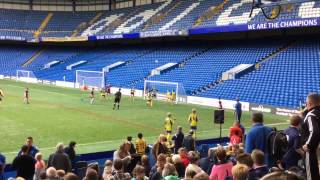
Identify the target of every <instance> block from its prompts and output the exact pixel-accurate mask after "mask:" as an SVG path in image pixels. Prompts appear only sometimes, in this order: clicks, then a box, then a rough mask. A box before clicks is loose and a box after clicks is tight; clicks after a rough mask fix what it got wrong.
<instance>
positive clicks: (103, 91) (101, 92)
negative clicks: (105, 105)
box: [100, 88, 107, 101]
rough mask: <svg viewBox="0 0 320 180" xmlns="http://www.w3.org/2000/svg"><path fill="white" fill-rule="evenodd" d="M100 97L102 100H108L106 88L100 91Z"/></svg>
mask: <svg viewBox="0 0 320 180" xmlns="http://www.w3.org/2000/svg"><path fill="white" fill-rule="evenodd" d="M100 96H101V99H102V100H104V101H106V100H107V98H106V90H105V89H104V88H102V89H101V90H100Z"/></svg>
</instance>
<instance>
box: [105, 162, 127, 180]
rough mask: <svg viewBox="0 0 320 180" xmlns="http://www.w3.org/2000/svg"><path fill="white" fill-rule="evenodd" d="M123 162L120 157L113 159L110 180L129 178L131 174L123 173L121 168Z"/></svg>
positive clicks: (125, 179)
mask: <svg viewBox="0 0 320 180" xmlns="http://www.w3.org/2000/svg"><path fill="white" fill-rule="evenodd" d="M123 165H124V164H123V162H122V160H121V159H115V160H114V161H113V168H114V175H113V176H110V180H129V179H131V176H130V174H129V173H125V172H124V170H123V168H124V166H123Z"/></svg>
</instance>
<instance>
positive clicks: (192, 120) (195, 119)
mask: <svg viewBox="0 0 320 180" xmlns="http://www.w3.org/2000/svg"><path fill="white" fill-rule="evenodd" d="M188 121H189V123H190V129H191V130H192V131H193V132H194V133H193V135H194V137H196V130H197V125H198V121H199V119H198V115H197V110H196V109H194V108H193V109H192V113H191V114H190V115H189V118H188Z"/></svg>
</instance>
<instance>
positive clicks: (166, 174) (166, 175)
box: [162, 163, 180, 180]
mask: <svg viewBox="0 0 320 180" xmlns="http://www.w3.org/2000/svg"><path fill="white" fill-rule="evenodd" d="M162 177H163V179H164V180H180V178H179V177H178V173H177V170H176V168H175V167H174V165H173V164H170V163H166V164H165V165H164V168H163V171H162Z"/></svg>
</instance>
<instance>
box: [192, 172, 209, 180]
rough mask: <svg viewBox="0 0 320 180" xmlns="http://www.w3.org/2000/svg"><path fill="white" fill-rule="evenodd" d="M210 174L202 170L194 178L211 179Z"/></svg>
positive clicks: (194, 179)
mask: <svg viewBox="0 0 320 180" xmlns="http://www.w3.org/2000/svg"><path fill="white" fill-rule="evenodd" d="M209 179H210V178H209V176H208V174H207V173H205V172H202V173H198V174H196V175H195V176H194V177H193V180H209Z"/></svg>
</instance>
